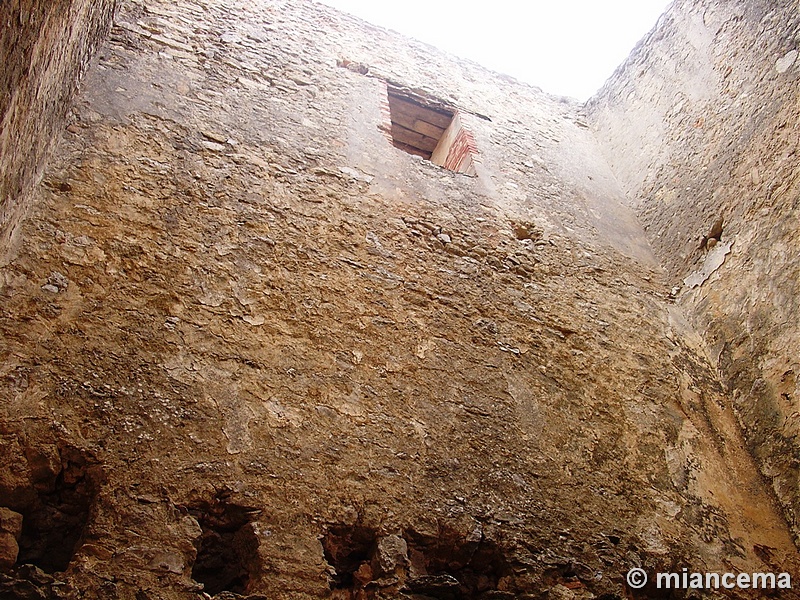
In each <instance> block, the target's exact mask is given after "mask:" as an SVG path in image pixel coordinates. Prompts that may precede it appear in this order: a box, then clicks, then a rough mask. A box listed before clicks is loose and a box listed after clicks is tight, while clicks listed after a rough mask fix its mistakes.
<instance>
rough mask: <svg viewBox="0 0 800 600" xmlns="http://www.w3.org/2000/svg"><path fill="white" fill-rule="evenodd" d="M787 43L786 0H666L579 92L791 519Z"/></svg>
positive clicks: (794, 482) (795, 271)
mask: <svg viewBox="0 0 800 600" xmlns="http://www.w3.org/2000/svg"><path fill="white" fill-rule="evenodd" d="M799 47H800V10H798V4H797V2H789V1H786V2H725V3H718V2H685V1H679V2H677V3H676V4H675V5H674V6H673V8H672V9H671V10H670V11H669V12H668V14H667V15H666V16H665V17H663V18H662V21H661V24H660V26H659V27H658V28H657V29H656V30H655V31H654V32H653V33H652V34H651V35H650V36H649V37H648V38H646V39H645V40H644V43H643V44H642V45H641V46H640V47H639V48H638V49H637V51H636V52H634V53H633V55H632V56H631V58H630V59H629V60H628V62H627V63H625V65H624V66H623V67H622V68H621V69H620V70H618V72H617V73H616V74H615V76H614V77H613V78H612V79H611V80H610V81H609V82H608V84H607V85H606V87H605V88H604V89H603V90H602V91H601V92H600V93H599V95H598V96H597V97H596V98H595V99H593V101H591V102H590V104H589V107H588V111H589V113H590V115H591V121H592V123H593V128H594V130H595V131H596V133H597V138H598V140H599V141H600V143H601V146H602V147H603V151H604V153H605V156H606V158H607V160H608V161H609V163H610V165H611V167H612V169H613V170H614V172H615V174H616V176H617V178H618V180H619V181H620V183H621V185H622V186H623V188H624V189H625V190H626V192H628V196H629V198H630V200H631V203H632V205H633V206H634V207H635V208H636V210H637V212H638V215H639V217H640V219H641V221H642V224H643V225H644V227H645V229H646V230H647V233H648V239H649V240H650V243H651V244H652V246H653V248H654V250H655V252H656V254H657V255H658V258H659V260H660V261H661V263H662V264H663V265H664V266H665V268H666V269H667V271H668V272H669V275H670V277H671V279H672V282H673V283H674V284H676V285H678V286H680V288H681V289H680V292H679V300H678V304H679V305H680V306H681V307H682V308H683V310H684V311H685V313H686V314H687V315H688V316H689V318H690V320H691V321H692V323H693V325H694V326H695V327H696V328H697V330H698V331H699V332H700V333H701V334H702V336H703V338H704V339H705V341H706V344H707V345H708V348H709V353H710V355H711V359H712V361H713V364H714V366H715V367H716V368H717V369H718V370H719V372H720V373H721V375H722V378H723V381H724V383H725V388H726V390H727V392H728V393H729V394H731V396H732V397H733V399H734V402H735V406H736V410H737V414H738V417H739V420H740V422H741V424H742V426H743V428H744V430H745V432H746V435H747V441H748V446H749V448H750V451H751V452H752V453H753V455H754V456H756V457H757V458H758V460H759V464H760V467H761V471H762V473H763V474H764V475H765V476H766V477H767V478H768V479H769V480H770V481H771V482H772V485H773V487H774V489H775V492H776V493H777V495H778V497H779V498H780V500H781V503H782V504H783V506H784V508H785V510H786V514H787V516H788V518H789V520H790V521H791V522H792V525H793V527H794V530H795V533H796V534H797V533H798V532H799V531H800V530H799V529H798V527H799V526H800V524H799V522H798V519H800V494H798V483H799V482H798V474H799V473H800V471H798V469H799V468H800V463H798V456H800V446H799V445H798V442H797V439H798V437H797V435H798V432H800V430H799V429H798V428H799V427H800V419H799V418H798V417H800V405H799V404H798V403H800V394H799V393H798V391H799V390H798V387H797V385H798V384H797V382H798V376H797V375H798V373H800V363H798V357H799V356H800V331H799V330H798V319H797V315H798V314H800V312H798V311H799V310H800V306H798V298H800V287H799V286H800V261H799V260H798V248H800V233H799V232H800V213H799V212H798V210H800V203H799V202H800V201H799V198H800V189H799V188H798V185H799V184H798V177H799V176H800V163H799V162H798V141H799V140H800V135H798V128H799V127H800V93H799V92H798V89H799V88H798V82H799V81H800V60H798V48H799ZM719 217H723V218H724V225H723V232H722V239H721V240H720V242H719V243H718V244H717V245H716V246H715V247H713V248H711V249H710V250H709V249H708V248H706V249H700V248H699V246H700V238H701V236H703V235H706V236H708V234H709V232H710V229H711V228H712V226H713V224H714V223H715V222H716V221H717V220H718V218H719ZM729 245H730V248H729V254H727V256H726V255H725V253H726V252H727V251H728V246H729ZM722 260H724V264H722V265H721V266H720V263H721V262H722ZM717 267H718V269H717V270H716V271H713V269H714V268H717ZM712 271H713V274H711V275H710V277H708V275H709V274H710V273H712ZM698 272H699V273H700V276H697V274H698ZM687 277H689V280H688V282H686V283H684V279H685V278H687ZM704 279H705V281H704V282H703V283H702V284H699V282H701V281H703V280H704ZM698 284H699V285H698Z"/></svg>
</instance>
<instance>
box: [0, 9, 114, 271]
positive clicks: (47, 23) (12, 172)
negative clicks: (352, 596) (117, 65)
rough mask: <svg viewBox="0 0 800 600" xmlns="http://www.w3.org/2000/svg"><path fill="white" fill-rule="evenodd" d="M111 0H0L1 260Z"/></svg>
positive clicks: (98, 38)
mask: <svg viewBox="0 0 800 600" xmlns="http://www.w3.org/2000/svg"><path fill="white" fill-rule="evenodd" d="M113 5H114V2H113V0H100V1H91V0H59V1H57V2H40V1H37V0H13V1H9V2H3V3H2V5H0V24H2V28H1V29H0V65H2V68H0V174H2V175H0V264H2V263H4V262H6V261H7V260H8V255H9V252H10V251H11V246H12V240H14V239H15V236H14V233H15V231H16V229H17V227H18V225H19V223H20V221H21V220H22V219H23V218H24V216H25V214H26V212H27V210H28V208H29V207H30V201H31V194H32V192H33V187H34V186H35V185H36V184H37V183H38V182H39V180H40V178H41V175H42V170H43V168H44V162H45V157H46V156H47V151H48V149H49V148H50V147H51V146H52V142H53V141H54V140H55V139H57V138H58V136H59V135H60V134H61V130H62V127H63V125H64V117H65V115H66V111H67V110H68V108H69V105H70V100H71V98H72V96H73V94H74V93H75V89H76V86H77V83H78V79H80V75H81V73H82V72H83V70H84V69H85V68H86V64H87V62H88V59H89V56H90V55H91V54H92V52H93V50H94V49H95V48H96V47H97V44H98V43H99V42H100V41H102V39H103V38H104V37H105V35H106V34H107V32H108V27H109V25H110V22H111V14H112V11H113ZM16 241H17V242H18V241H19V240H16Z"/></svg>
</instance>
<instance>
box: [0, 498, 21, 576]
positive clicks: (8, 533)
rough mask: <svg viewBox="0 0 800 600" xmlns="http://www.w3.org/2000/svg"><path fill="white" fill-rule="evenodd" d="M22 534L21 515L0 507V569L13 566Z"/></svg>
mask: <svg viewBox="0 0 800 600" xmlns="http://www.w3.org/2000/svg"><path fill="white" fill-rule="evenodd" d="M21 535H22V515H21V514H19V513H16V512H14V511H13V510H11V509H9V508H3V507H0V569H8V568H10V567H13V566H14V564H15V563H16V562H17V555H18V554H19V545H18V543H17V542H19V538H20V536H21Z"/></svg>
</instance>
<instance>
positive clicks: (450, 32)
mask: <svg viewBox="0 0 800 600" xmlns="http://www.w3.org/2000/svg"><path fill="white" fill-rule="evenodd" d="M322 2H324V3H325V4H329V5H331V6H335V7H337V8H339V9H341V10H344V11H346V12H349V13H351V14H354V15H356V16H359V17H361V18H362V19H364V20H366V21H369V22H371V23H374V24H376V25H381V26H383V27H387V28H389V29H394V30H395V31H399V32H401V33H404V34H406V35H410V36H411V37H414V38H417V39H418V40H420V41H423V42H427V43H429V44H432V45H434V46H436V47H438V48H440V49H442V50H446V51H448V52H451V53H453V54H456V55H458V56H462V57H465V58H470V59H472V60H474V61H475V62H478V63H480V64H482V65H483V66H485V67H489V68H490V69H493V70H495V71H500V72H501V73H505V74H507V75H512V76H514V77H516V78H517V79H520V80H522V81H526V82H528V83H531V84H533V85H538V86H539V87H541V88H542V89H544V90H545V91H546V92H550V93H551V94H560V95H564V96H572V97H574V98H577V99H578V100H586V99H588V98H589V97H590V96H591V95H592V94H593V93H594V92H596V91H597V90H598V89H599V88H600V86H601V85H603V82H605V80H606V79H607V78H608V77H609V76H610V75H611V74H612V73H613V72H614V69H616V68H617V66H618V65H619V64H620V63H622V61H623V60H625V58H626V57H627V56H628V54H629V53H630V51H631V50H632V49H633V47H634V46H635V45H636V42H638V41H639V40H640V39H641V38H642V37H643V36H644V35H645V34H646V33H647V32H648V31H650V29H652V27H653V26H654V25H655V24H656V21H657V20H658V17H659V16H660V15H661V13H663V12H664V9H665V8H666V7H667V5H668V4H669V0H528V1H527V2H526V1H524V0H493V1H491V2H480V3H478V2H472V3H470V2H466V1H465V0H460V1H456V0H322Z"/></svg>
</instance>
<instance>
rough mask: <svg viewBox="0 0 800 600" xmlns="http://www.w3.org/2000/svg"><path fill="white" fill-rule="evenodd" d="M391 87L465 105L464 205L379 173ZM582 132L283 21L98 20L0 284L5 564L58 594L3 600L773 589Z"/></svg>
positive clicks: (735, 485) (674, 330)
mask: <svg viewBox="0 0 800 600" xmlns="http://www.w3.org/2000/svg"><path fill="white" fill-rule="evenodd" d="M321 32H324V35H321ZM337 64H339V65H342V66H341V67H340V66H337ZM384 79H387V80H389V81H391V82H393V83H395V84H400V85H403V86H404V87H406V88H409V89H415V90H417V91H418V92H419V93H421V94H425V95H428V96H430V97H434V98H439V99H441V100H442V101H443V102H444V103H446V104H447V105H448V106H450V107H452V108H453V109H456V110H458V112H459V115H460V118H461V120H462V124H463V126H464V127H465V128H467V129H468V130H469V131H470V132H471V134H472V135H473V138H474V141H475V144H476V146H477V148H478V150H479V153H480V156H479V160H478V161H477V162H476V164H475V169H476V173H477V176H476V177H468V176H465V175H460V174H457V173H453V172H451V171H448V170H445V169H442V168H439V167H436V166H435V165H433V164H431V163H429V162H427V161H424V160H421V159H419V158H415V157H413V156H411V155H409V154H406V153H404V152H402V151H400V150H398V149H397V148H394V147H393V146H392V144H391V142H390V140H389V139H387V136H386V133H385V131H386V109H387V100H386V97H385V90H386V84H385V83H384V81H383V80H384ZM579 113H580V109H579V107H577V106H575V105H572V104H570V103H568V102H563V101H559V100H558V99H555V98H552V97H549V96H547V95H545V94H543V93H541V92H540V91H538V90H536V89H533V88H530V87H527V86H523V85H520V84H517V83H516V82H514V81H510V80H507V79H504V78H502V77H500V76H498V75H496V74H492V73H489V72H487V71H485V70H483V69H481V68H480V67H478V66H476V65H474V64H471V63H464V62H461V61H458V60H456V59H454V58H452V57H449V56H446V55H442V54H441V53H439V52H438V51H436V50H434V49H433V48H430V47H427V46H423V45H420V44H415V43H411V42H409V41H408V40H405V39H402V38H400V37H397V36H394V35H391V34H388V33H386V32H384V31H382V30H378V29H374V28H371V27H368V26H366V25H364V24H363V23H360V22H357V21H355V20H353V19H350V18H348V17H345V16H343V15H340V14H338V13H336V12H334V11H332V10H330V9H327V8H325V7H322V6H318V5H315V4H311V3H308V2H300V1H281V2H270V3H254V2H247V1H244V0H241V1H230V0H227V1H225V2H222V1H212V2H210V1H208V0H197V1H194V0H181V1H180V2H166V1H165V2H160V1H156V0H148V1H147V2H133V1H131V2H126V3H125V4H124V5H123V6H122V11H121V14H120V15H119V18H118V22H117V24H116V26H115V28H114V30H113V32H112V36H111V40H110V41H109V43H108V44H106V45H104V46H103V47H102V48H101V50H100V52H99V53H98V56H97V59H96V61H95V63H94V64H93V66H92V68H91V70H90V71H89V73H88V75H87V78H86V80H85V84H84V86H83V90H82V92H81V94H80V95H79V97H78V99H77V103H76V106H75V109H74V113H73V116H72V120H71V122H70V127H69V128H68V130H67V132H66V133H65V134H64V135H63V137H62V139H61V141H60V145H59V148H58V151H57V153H56V158H55V160H54V161H53V163H52V165H51V167H50V169H49V170H48V172H47V174H46V176H45V179H44V184H43V185H42V186H40V187H39V188H38V191H37V198H36V209H35V211H34V213H33V214H32V216H31V218H30V219H28V220H27V221H26V223H25V226H24V231H23V235H24V240H25V244H24V247H23V248H22V249H21V251H20V252H19V253H18V255H17V256H16V257H15V259H14V260H13V262H11V263H10V264H9V265H7V266H6V267H4V268H3V270H2V279H0V281H2V282H3V287H2V288H0V294H1V295H2V303H0V310H2V312H0V336H2V339H3V342H4V343H3V345H2V346H0V365H1V366H0V369H2V370H0V378H1V379H0V381H1V382H2V385H0V434H2V437H0V440H2V444H3V448H2V452H0V461H2V463H0V498H2V499H3V500H2V501H0V506H3V507H4V508H5V509H6V512H4V513H2V515H3V523H9V524H10V525H8V526H5V525H4V527H6V528H7V529H8V530H9V531H0V534H3V535H4V536H5V537H4V538H3V539H6V540H8V539H10V538H12V537H13V538H15V539H16V538H18V547H19V551H18V557H15V558H10V554H11V553H10V552H9V551H8V550H6V555H0V560H3V559H4V556H5V561H6V563H9V562H14V561H16V562H17V563H20V564H21V563H33V564H35V565H38V566H39V567H40V568H41V569H44V570H45V571H50V572H61V571H65V572H64V573H63V574H62V573H59V574H58V576H57V577H56V578H53V577H52V576H48V575H46V574H42V573H37V572H33V573H32V572H31V570H30V569H28V568H23V567H20V566H19V564H18V565H17V566H16V567H13V568H10V569H8V568H6V569H5V570H4V571H2V573H0V586H2V587H0V590H2V591H8V590H23V589H25V586H28V588H29V587H30V580H34V581H35V582H36V587H38V588H39V589H41V590H43V593H47V594H49V595H51V596H53V597H55V596H56V595H57V594H61V596H66V597H78V595H79V594H80V593H90V594H95V595H97V596H98V597H104V598H115V597H116V598H124V599H128V598H131V599H133V598H135V599H136V600H142V599H143V598H152V599H155V598H159V599H160V598H200V597H203V596H201V590H203V589H204V590H205V591H206V592H208V593H210V594H217V593H218V592H221V591H225V590H227V591H231V592H237V593H242V594H251V595H253V596H254V597H259V598H261V597H268V598H285V597H288V598H359V599H361V598H380V597H384V598H404V597H405V598H421V597H423V598H424V597H439V598H445V597H464V598H474V597H481V595H483V594H488V595H486V596H483V597H489V598H566V599H569V598H591V597H601V596H602V595H603V594H606V595H605V596H603V597H605V598H615V597H622V596H623V595H624V594H625V593H626V590H625V589H624V573H625V572H626V571H627V570H628V569H629V568H631V567H632V566H638V565H642V566H645V567H646V568H647V569H648V570H650V571H651V572H652V571H653V570H655V569H656V568H660V569H662V570H671V569H678V570H680V568H682V567H683V566H691V567H692V568H693V569H697V570H699V571H703V570H712V571H713V570H717V571H728V570H731V569H734V570H741V571H744V572H753V571H787V570H788V571H791V572H792V573H793V574H794V575H797V571H796V566H795V565H794V564H793V562H792V561H793V560H794V559H795V554H796V550H795V548H794V545H793V544H792V540H791V537H790V535H789V531H788V528H787V527H786V524H785V522H784V521H783V519H782V517H781V515H780V512H779V510H777V508H776V507H775V506H773V502H772V497H771V496H770V494H769V493H768V491H767V489H766V488H765V486H764V485H763V483H762V481H761V479H760V476H759V474H758V472H757V470H756V467H755V465H754V464H753V462H752V461H751V459H750V457H749V455H748V454H747V452H746V451H745V448H744V444H743V441H742V440H741V439H740V437H739V434H738V428H737V425H736V423H735V419H734V416H733V413H732V411H731V407H730V406H729V405H728V401H727V399H726V397H725V395H724V393H723V390H722V389H721V387H720V385H719V381H718V378H717V375H716V373H715V371H714V369H713V367H712V365H711V363H710V361H709V359H708V357H707V356H706V353H705V350H704V345H703V342H702V341H701V340H700V339H699V338H697V336H696V335H694V333H693V331H692V329H691V327H690V326H689V325H688V324H687V323H686V321H685V319H683V317H682V316H681V312H680V310H678V309H677V308H676V307H675V306H674V303H673V301H672V299H671V298H670V295H669V291H670V288H669V285H668V282H667V281H666V280H665V278H664V276H663V273H662V272H661V270H660V268H659V267H658V266H657V262H656V260H655V258H654V257H653V255H652V253H651V251H650V248H649V245H648V244H647V241H646V238H645V235H644V232H643V231H642V230H641V228H640V226H639V224H638V222H637V220H636V218H635V214H634V212H633V210H631V209H630V208H627V207H625V206H624V205H623V204H622V200H623V197H624V192H623V190H622V189H621V188H620V187H619V185H618V184H617V181H616V179H615V177H614V175H613V173H612V171H611V170H610V169H609V167H608V164H607V163H606V161H605V159H604V158H603V156H602V154H601V153H600V151H599V149H598V146H597V144H596V142H595V139H594V137H593V135H592V133H591V131H590V129H589V128H588V125H587V122H585V120H584V119H583V118H582V117H581V116H580V114H579ZM15 515H16V516H15ZM19 515H21V516H22V526H21V530H20V527H19V526H18V525H17V524H18V523H19V518H18V516H19ZM75 532H77V535H76V533H75ZM0 564H2V563H0ZM58 581H62V582H65V584H63V585H60V584H58V583H57V582H58ZM201 586H202V587H201ZM651 591H652V590H651V589H648V590H646V591H645V592H644V594H649V593H650V592H651ZM259 594H260V595H261V596H258V595H259ZM228 597H230V596H228ZM641 597H644V595H642V596H641ZM749 597H752V596H749ZM785 597H791V596H790V593H787V594H786V596H785ZM221 598H222V596H221Z"/></svg>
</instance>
